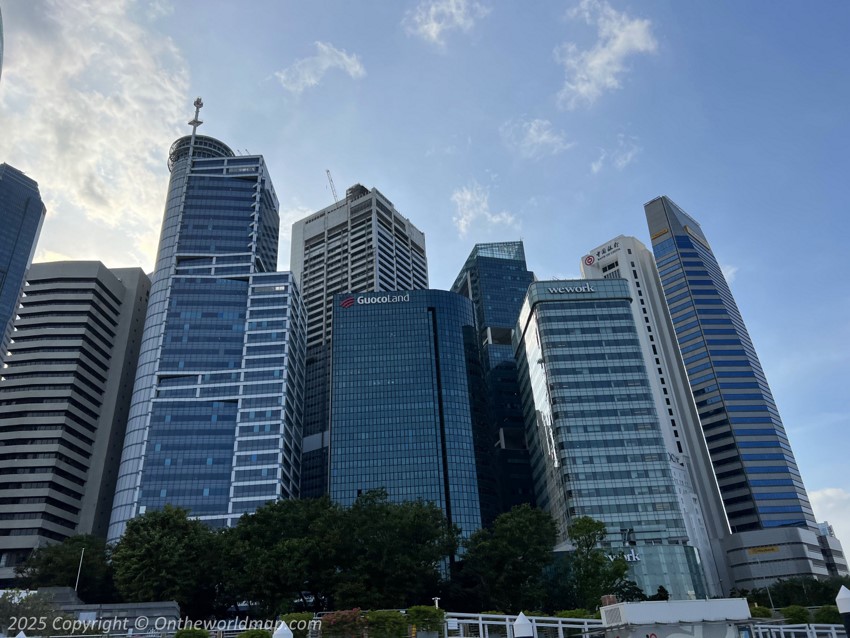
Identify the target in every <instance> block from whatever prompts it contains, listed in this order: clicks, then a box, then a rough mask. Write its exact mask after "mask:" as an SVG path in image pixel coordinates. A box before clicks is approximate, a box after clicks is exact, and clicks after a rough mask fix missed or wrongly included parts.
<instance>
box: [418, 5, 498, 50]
mask: <svg viewBox="0 0 850 638" xmlns="http://www.w3.org/2000/svg"><path fill="white" fill-rule="evenodd" d="M488 13H490V8H489V7H487V6H485V5H483V4H481V3H480V2H476V1H475V0H424V1H423V2H420V3H419V5H418V6H417V7H416V8H415V9H413V10H412V11H408V12H407V14H406V15H405V17H404V25H405V29H406V31H407V32H408V33H410V34H413V35H416V36H419V37H420V38H422V39H423V40H425V41H426V42H430V43H432V44H436V45H438V46H444V45H445V41H444V40H443V32H444V31H453V30H459V31H463V32H464V33H466V32H468V31H470V30H471V29H472V27H474V26H475V21H476V20H478V19H479V18H483V17H484V16H486V15H487V14H488Z"/></svg>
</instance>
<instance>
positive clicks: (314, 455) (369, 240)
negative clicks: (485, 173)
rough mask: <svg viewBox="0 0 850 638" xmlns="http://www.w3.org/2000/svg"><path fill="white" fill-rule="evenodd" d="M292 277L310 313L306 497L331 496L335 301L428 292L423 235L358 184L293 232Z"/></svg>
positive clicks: (388, 203) (384, 200)
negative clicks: (345, 295)
mask: <svg viewBox="0 0 850 638" xmlns="http://www.w3.org/2000/svg"><path fill="white" fill-rule="evenodd" d="M290 268H291V269H292V274H293V275H294V277H295V279H296V282H297V283H298V284H299V286H300V289H301V294H302V297H303V299H304V306H305V307H306V309H307V383H306V394H305V396H306V401H305V406H304V445H303V457H302V472H301V476H302V482H301V496H302V497H305V498H306V497H315V496H321V495H322V494H325V493H327V474H328V443H329V440H330V439H329V434H328V423H329V412H328V401H329V397H330V390H329V386H328V383H329V376H328V375H329V374H330V370H329V360H330V344H331V331H332V322H333V296H334V294H336V293H341V292H374V291H382V290H383V291H387V290H417V289H422V288H427V287H428V263H427V261H426V259H425V235H423V234H422V232H421V231H420V230H418V229H417V228H416V227H415V226H414V225H413V224H411V223H410V220H408V219H406V218H405V217H402V215H401V214H400V213H399V212H398V211H397V210H396V209H395V207H394V206H393V204H392V202H391V201H390V200H389V199H387V198H386V197H385V196H384V195H383V194H382V193H381V192H380V191H378V190H377V189H375V188H373V189H372V190H371V191H370V190H367V189H366V188H365V187H363V186H361V185H360V184H355V185H354V186H352V187H351V188H349V189H348V190H347V191H346V193H345V199H344V200H343V201H339V202H336V203H335V204H333V205H331V206H328V207H327V208H324V209H322V210H320V211H319V212H317V213H314V214H312V215H310V216H309V217H307V218H306V219H302V220H301V221H299V222H296V223H295V224H294V225H293V227H292V256H291V265H290Z"/></svg>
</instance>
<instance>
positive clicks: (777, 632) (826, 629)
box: [753, 623, 847, 638]
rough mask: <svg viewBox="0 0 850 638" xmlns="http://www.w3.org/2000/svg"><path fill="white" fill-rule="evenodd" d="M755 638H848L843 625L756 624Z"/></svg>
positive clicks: (754, 629)
mask: <svg viewBox="0 0 850 638" xmlns="http://www.w3.org/2000/svg"><path fill="white" fill-rule="evenodd" d="M753 634H754V638H847V634H846V633H845V631H844V627H842V626H841V625H776V624H770V623H762V624H754V625H753Z"/></svg>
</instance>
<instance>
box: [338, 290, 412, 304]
mask: <svg viewBox="0 0 850 638" xmlns="http://www.w3.org/2000/svg"><path fill="white" fill-rule="evenodd" d="M408 301H410V293H405V294H403V295H357V296H356V297H355V296H354V295H351V296H349V297H346V298H345V299H343V300H342V301H340V302H339V305H340V306H342V307H343V308H351V306H353V305H355V304H357V305H360V306H362V305H365V304H383V303H405V302H408Z"/></svg>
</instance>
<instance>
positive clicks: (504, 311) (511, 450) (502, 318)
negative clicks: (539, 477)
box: [452, 241, 534, 525]
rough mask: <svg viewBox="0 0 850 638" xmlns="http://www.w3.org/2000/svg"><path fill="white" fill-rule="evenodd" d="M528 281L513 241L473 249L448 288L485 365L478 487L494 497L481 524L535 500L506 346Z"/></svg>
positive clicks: (513, 363) (517, 245) (518, 247)
mask: <svg viewBox="0 0 850 638" xmlns="http://www.w3.org/2000/svg"><path fill="white" fill-rule="evenodd" d="M532 281H534V273H532V272H531V271H530V270H528V267H527V266H526V263H525V248H524V247H523V244H522V242H521V241H513V242H503V243H495V244H476V245H475V246H474V247H473V249H472V252H471V253H470V254H469V257H468V258H467V260H466V263H465V264H464V265H463V268H462V269H461V271H460V273H459V274H458V276H457V278H456V279H455V282H454V285H453V286H452V292H456V293H459V294H461V295H463V296H464V297H468V298H469V299H470V300H472V304H473V307H474V308H475V326H476V329H477V331H478V345H479V348H480V349H481V360H482V363H483V365H484V382H485V387H486V396H487V404H488V405H487V413H488V417H487V421H488V429H489V432H488V434H487V437H486V439H485V441H484V444H485V449H484V450H481V451H480V452H479V454H478V456H479V458H481V457H482V456H483V455H486V456H487V457H489V459H488V460H489V463H487V465H485V464H484V463H483V462H479V468H480V469H482V470H487V469H489V471H490V472H489V473H490V477H484V476H479V485H480V484H481V483H484V485H487V484H488V483H487V482H485V479H488V482H489V483H490V484H493V488H494V490H495V492H496V494H495V497H496V502H495V503H494V505H495V507H494V508H493V509H491V510H489V511H488V508H487V507H486V504H487V501H486V500H485V501H483V502H482V515H483V517H484V523H485V525H486V524H487V523H489V522H490V520H492V518H494V517H495V516H496V515H498V514H500V513H501V512H507V511H509V510H510V509H511V508H512V507H514V506H516V505H520V504H521V503H529V502H533V501H534V487H533V484H532V481H531V463H530V460H529V456H528V448H527V447H526V444H525V420H524V418H523V414H522V404H521V402H520V398H519V382H518V379H517V368H516V360H515V359H514V349H513V345H512V344H511V332H512V331H513V329H514V326H516V322H517V319H518V318H519V311H520V308H521V307H522V301H523V299H525V293H526V292H527V291H528V286H529V284H531V282H532ZM482 466H483V467H482ZM488 466H489V467H488ZM488 487H489V485H488Z"/></svg>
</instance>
